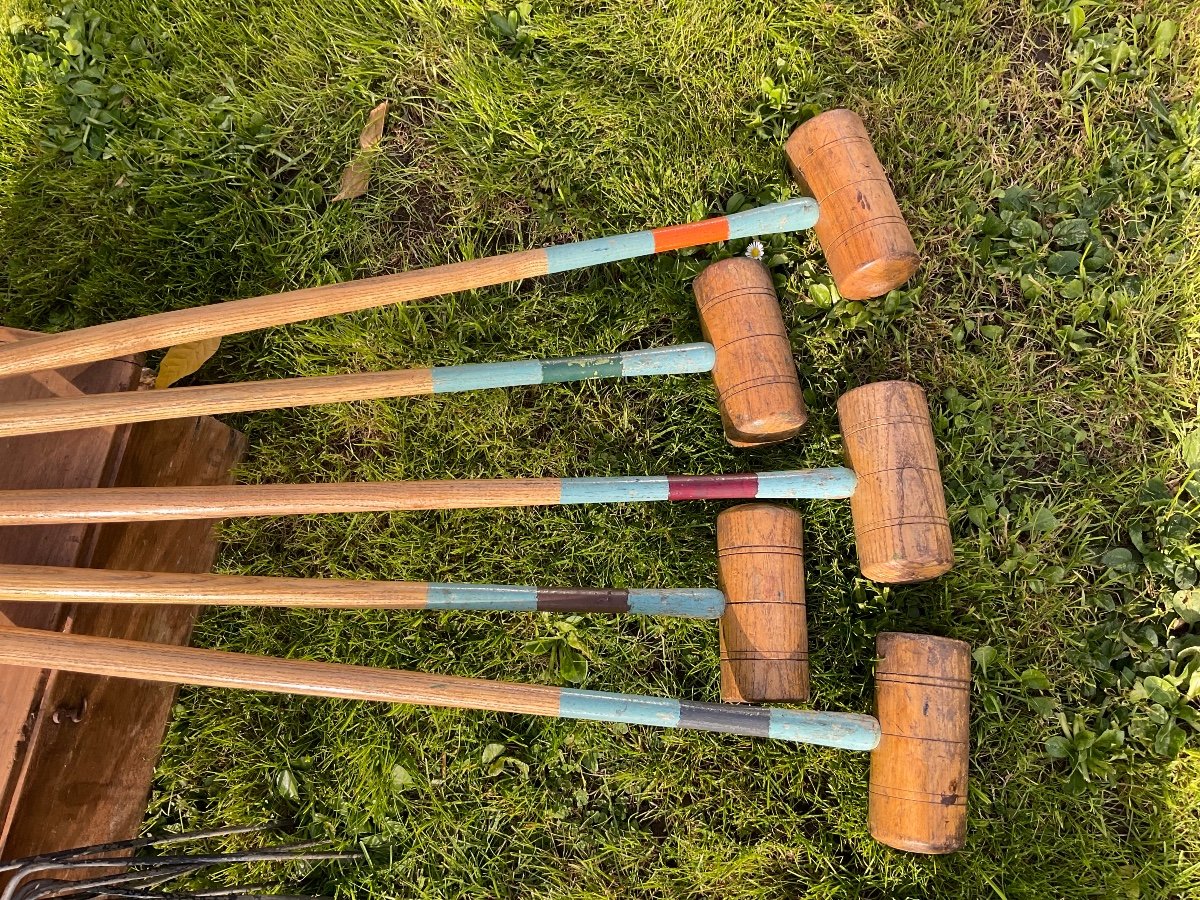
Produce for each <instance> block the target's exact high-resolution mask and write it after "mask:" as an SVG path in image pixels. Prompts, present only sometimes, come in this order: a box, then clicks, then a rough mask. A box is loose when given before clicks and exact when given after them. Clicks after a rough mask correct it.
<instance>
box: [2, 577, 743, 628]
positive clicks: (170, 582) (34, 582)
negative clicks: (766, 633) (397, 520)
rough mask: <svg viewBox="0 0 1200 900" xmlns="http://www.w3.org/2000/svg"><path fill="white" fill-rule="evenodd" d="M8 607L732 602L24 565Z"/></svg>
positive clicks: (577, 607) (535, 606) (714, 609)
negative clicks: (43, 604)
mask: <svg viewBox="0 0 1200 900" xmlns="http://www.w3.org/2000/svg"><path fill="white" fill-rule="evenodd" d="M0 601H4V602H33V603H37V602H52V603H170V604H185V605H189V606H190V605H203V606H281V607H291V606H307V607H322V608H327V609H364V608H377V609H437V610H463V609H472V610H485V611H486V610H496V611H501V610H503V611H529V612H534V611H536V612H583V613H635V614H639V615H666V616H685V617H692V618H700V619H716V618H719V617H720V616H721V613H722V612H724V609H725V597H724V595H723V594H722V593H721V592H720V591H715V590H711V589H707V588H665V589H652V588H647V589H638V588H631V589H616V588H539V587H526V586H524V585H511V584H438V583H431V582H426V581H361V580H357V579H351V578H276V577H260V576H248V575H209V574H191V573H179V572H128V571H121V570H117V569H78V568H71V567H67V566H24V565H0Z"/></svg>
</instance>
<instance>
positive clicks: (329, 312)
mask: <svg viewBox="0 0 1200 900" xmlns="http://www.w3.org/2000/svg"><path fill="white" fill-rule="evenodd" d="M816 220H817V205H816V203H814V202H813V201H812V200H811V199H809V198H806V197H805V198H799V199H796V200H787V201H784V202H783V203H773V204H770V205H769V206H762V207H758V208H757V209H751V210H746V211H745V212H740V213H734V214H733V215H731V216H720V217H718V218H714V219H706V220H704V221H702V222H691V223H689V224H686V225H672V226H669V227H666V228H656V229H654V230H652V231H639V232H635V233H633V234H623V235H616V236H614V237H606V238H596V239H594V240H589V241H580V242H578V243H574V244H563V245H561V246H557V247H548V248H544V249H537V250H522V251H520V252H517V253H506V254H503V255H501V256H493V257H488V258H486V259H475V260H470V261H468V262H458V263H450V264H449V265H444V266H436V267H434V268H431V269H418V270H416V271H412V272H401V273H400V274H398V275H381V276H378V277H376V278H362V279H359V280H357V281H347V282H344V283H342V284H331V285H326V286H324V287H315V288H305V289H304V290H299V291H288V292H286V293H282V294H271V295H268V296H265V297H254V298H251V299H247V300H228V301H226V302H224V303H215V304H212V305H210V306H198V307H193V308H191V309H180V310H175V311H172V312H165V313H157V314H155V315H151V316H143V317H142V318H139V319H130V320H128V321H124V322H110V323H107V324H104V325H93V326H91V327H90V328H80V329H78V330H76V331H66V332H63V333H61V334H48V335H43V336H41V337H35V338H30V339H28V340H23V341H17V342H15V343H12V344H9V345H7V346H4V347H0V377H3V376H5V375H19V374H21V373H24V372H36V371H38V370H40V369H57V368H61V367H63V366H69V365H75V364H77V363H86V362H94V361H96V360H100V359H111V358H113V357H116V356H124V355H125V354H128V353H140V352H142V351H145V350H154V349H155V348H158V347H169V346H171V345H173V344H183V343H188V342H191V341H199V340H203V339H205V338H214V337H223V336H225V335H227V334H240V333H242V332H245V331H254V330H255V329H258V328H269V327H272V326H275V325H286V324H288V323H290V322H302V321H304V320H305V319H315V318H318V317H320V316H333V315H340V314H342V313H349V312H356V311H358V310H362V309H371V308H372V307H377V306H386V305H388V304H391V303H407V302H410V301H413V300H423V299H425V298H427V297H437V296H440V295H442V294H450V293H454V292H456V291H468V290H475V289H477V288H483V287H488V286H490V285H494V284H503V283H504V282H508V281H521V280H523V279H525V278H532V277H534V276H537V275H552V274H555V273H557V272H568V271H571V270H573V269H581V268H585V267H587V266H595V265H600V264H603V263H610V262H617V261H620V260H623V259H632V258H634V257H638V256H649V255H652V254H655V253H663V252H666V251H668V250H678V249H680V248H683V247H695V246H699V245H701V244H709V243H713V242H715V241H726V240H733V239H736V238H741V237H751V236H753V235H757V234H775V233H777V232H783V231H795V230H798V229H802V228H810V227H812V225H813V224H814V223H815V222H816Z"/></svg>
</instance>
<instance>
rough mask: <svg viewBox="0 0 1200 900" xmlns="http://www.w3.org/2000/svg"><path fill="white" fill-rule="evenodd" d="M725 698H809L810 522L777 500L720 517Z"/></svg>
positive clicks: (734, 509) (736, 508)
mask: <svg viewBox="0 0 1200 900" xmlns="http://www.w3.org/2000/svg"><path fill="white" fill-rule="evenodd" d="M717 572H718V581H719V583H720V585H721V589H722V591H724V593H725V602H726V607H725V615H724V616H722V617H721V699H722V700H724V701H726V702H729V703H764V702H770V701H778V702H787V703H792V702H800V701H804V700H807V699H808V624H807V621H806V607H805V600H804V522H803V519H802V518H801V516H800V513H798V512H796V511H795V510H794V509H791V508H790V507H787V506H780V505H778V504H772V503H743V504H741V505H739V506H734V507H731V508H730V509H727V510H724V511H723V512H722V513H721V514H720V515H719V516H717Z"/></svg>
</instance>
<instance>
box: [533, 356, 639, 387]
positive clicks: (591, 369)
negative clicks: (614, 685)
mask: <svg viewBox="0 0 1200 900" xmlns="http://www.w3.org/2000/svg"><path fill="white" fill-rule="evenodd" d="M624 374H625V371H624V368H623V367H622V365H621V356H620V354H617V353H614V354H611V355H609V356H572V357H570V358H568V359H548V360H546V361H545V362H544V363H542V384H556V383H559V382H563V381H586V380H587V379H589V378H620V377H621V376H622V375H624Z"/></svg>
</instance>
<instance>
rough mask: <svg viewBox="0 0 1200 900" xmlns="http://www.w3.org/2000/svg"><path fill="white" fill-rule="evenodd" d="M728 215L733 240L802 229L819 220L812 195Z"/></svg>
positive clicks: (730, 234) (810, 226)
mask: <svg viewBox="0 0 1200 900" xmlns="http://www.w3.org/2000/svg"><path fill="white" fill-rule="evenodd" d="M726 218H727V219H728V220H729V239H730V240H731V241H732V240H736V239H737V238H746V237H756V236H757V235H760V234H782V233H783V232H785V231H801V230H803V229H805V228H812V227H813V226H814V225H816V224H817V201H816V200H813V199H812V198H811V197H797V198H796V199H794V200H784V201H783V202H782V203H770V204H768V205H766V206H759V207H757V208H755V209H748V210H746V211H745V212H737V213H734V214H733V215H731V216H726Z"/></svg>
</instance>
